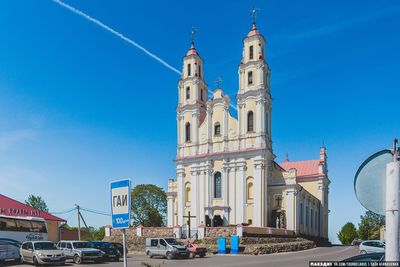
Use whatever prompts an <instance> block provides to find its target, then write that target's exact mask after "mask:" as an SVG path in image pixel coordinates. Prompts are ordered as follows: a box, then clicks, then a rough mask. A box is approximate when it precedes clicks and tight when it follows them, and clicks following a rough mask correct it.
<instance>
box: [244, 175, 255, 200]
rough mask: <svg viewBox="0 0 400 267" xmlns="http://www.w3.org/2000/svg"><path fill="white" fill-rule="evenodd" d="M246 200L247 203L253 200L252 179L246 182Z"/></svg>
mask: <svg viewBox="0 0 400 267" xmlns="http://www.w3.org/2000/svg"><path fill="white" fill-rule="evenodd" d="M246 199H247V203H249V202H252V201H253V199H254V183H253V178H252V177H249V178H247V180H246Z"/></svg>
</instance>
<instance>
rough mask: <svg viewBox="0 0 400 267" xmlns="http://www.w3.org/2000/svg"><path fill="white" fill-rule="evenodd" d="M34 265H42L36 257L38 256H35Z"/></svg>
mask: <svg viewBox="0 0 400 267" xmlns="http://www.w3.org/2000/svg"><path fill="white" fill-rule="evenodd" d="M33 265H35V266H39V265H40V264H39V262H38V260H37V259H36V257H33Z"/></svg>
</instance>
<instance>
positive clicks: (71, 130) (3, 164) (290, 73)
mask: <svg viewBox="0 0 400 267" xmlns="http://www.w3.org/2000/svg"><path fill="white" fill-rule="evenodd" d="M66 2H67V3H68V4H71V5H73V6H75V7H76V8H78V9H80V10H82V11H84V12H86V13H87V14H89V15H91V16H93V17H95V18H97V19H99V20H100V21H102V22H103V23H105V24H107V25H109V26H111V27H112V28H114V29H116V30H118V31H119V32H121V33H123V34H124V35H126V36H127V37H129V38H131V39H132V40H134V41H136V42H138V43H139V44H141V45H142V46H143V47H145V48H147V49H148V50H150V51H151V52H153V53H154V54H156V55H158V56H159V57H161V58H162V59H164V60H165V61H166V62H168V63H169V64H171V65H172V66H174V67H175V68H177V69H181V65H182V62H181V60H182V56H183V55H184V54H185V52H186V51H187V49H188V48H189V44H190V34H189V32H190V29H191V27H192V26H195V27H196V28H197V29H198V35H197V38H196V47H197V49H198V51H199V53H200V54H201V56H202V57H203V59H204V60H205V65H204V71H205V76H206V79H207V82H208V84H209V87H210V89H213V84H214V82H213V81H214V80H215V78H216V77H217V76H221V77H222V79H223V80H224V82H223V85H222V87H223V89H224V90H225V92H226V93H227V94H229V95H230V96H231V98H234V95H235V94H236V92H237V83H238V82H237V80H238V76H237V67H238V64H239V62H240V57H241V49H242V43H241V41H242V39H243V38H244V36H245V35H246V33H247V32H248V30H249V28H250V26H251V19H250V15H249V13H248V10H249V9H250V7H251V6H253V5H255V6H258V7H260V9H261V11H260V13H259V16H258V22H257V25H258V27H259V29H260V31H261V32H262V33H263V35H264V36H265V38H266V40H267V60H268V63H269V66H270V68H271V70H272V74H271V92H272V96H273V98H274V100H273V122H272V127H273V128H272V131H273V132H272V134H273V149H274V153H275V154H276V155H277V161H278V162H281V161H282V160H283V158H284V156H285V154H286V152H288V153H289V158H290V160H303V159H314V158H317V157H318V156H319V147H320V146H321V144H322V142H324V143H325V145H326V146H327V149H328V151H327V152H328V157H329V163H328V164H329V176H330V179H331V181H332V184H331V189H330V209H331V213H330V238H331V240H333V241H336V240H337V238H336V233H337V232H338V231H339V229H340V227H341V226H342V225H343V224H344V223H346V222H347V221H352V222H354V223H355V224H357V223H358V222H359V216H360V215H361V214H362V213H363V212H364V209H363V208H362V207H361V205H360V204H359V203H358V201H357V200H356V198H355V195H354V192H353V179H354V174H355V172H356V169H357V167H358V165H359V164H360V163H361V162H362V161H363V160H364V159H365V158H366V157H367V156H368V155H369V154H371V153H373V152H375V151H377V150H379V149H382V148H386V147H390V146H391V142H392V139H393V137H394V136H396V135H399V133H400V123H399V120H398V119H397V116H396V115H397V114H398V106H397V105H396V103H398V99H399V96H400V88H399V80H398V77H399V70H400V63H399V62H400V34H399V28H400V3H399V2H398V1H395V0H392V1H391V0H388V1H362V2H360V1H334V2H333V1H331V2H327V1H302V2H299V1H229V4H226V1H198V2H196V4H195V5H193V6H191V5H190V3H189V2H188V3H185V4H183V2H182V1H152V0H150V1H128V0H125V1H122V0H121V1H115V0H113V1H111V0H110V1H106V0H103V1H99V0H85V1H77V0H68V1H66ZM361 4H362V5H361ZM0 33H1V34H0V114H1V115H0V193H2V194H5V195H7V196H10V197H12V198H15V199H17V200H21V201H23V200H24V199H26V198H27V196H28V195H29V194H31V193H32V194H36V195H41V196H42V197H43V198H44V199H45V200H46V202H47V203H48V205H49V207H50V209H51V210H53V211H60V210H67V209H69V208H71V207H72V206H73V205H74V204H75V203H77V204H80V205H82V206H84V207H88V208H92V209H96V210H101V211H107V210H109V195H108V190H109V182H110V181H111V180H115V179H121V178H132V181H133V183H134V184H138V183H155V184H158V185H160V186H162V187H165V186H166V183H167V180H168V178H172V177H174V174H175V168H174V163H173V161H172V160H173V158H174V157H175V153H176V113H175V109H176V104H177V81H178V79H179V76H178V75H177V74H176V73H174V72H173V71H171V70H170V69H168V68H166V67H165V66H163V65H161V64H160V63H158V62H156V61H155V60H153V59H152V58H150V57H149V56H147V55H145V54H144V53H143V52H141V51H140V50H138V49H137V48H135V47H133V46H132V45H130V44H128V43H126V42H124V41H122V40H121V39H119V38H117V37H116V36H114V35H112V34H111V33H109V32H107V31H105V30H104V29H102V28H100V27H99V26H97V25H95V24H93V23H90V22H89V21H87V20H85V19H83V18H81V17H79V16H77V15H76V14H73V13H72V12H70V11H68V10H66V9H64V8H62V7H60V6H59V5H57V4H55V3H53V2H52V1H50V0H42V1H22V0H21V1H17V0H13V1H11V0H9V1H0ZM233 113H234V111H233ZM396 119H397V120H396ZM155 166H156V167H155ZM84 215H85V217H87V219H86V221H87V222H88V224H91V225H97V226H98V225H103V224H107V223H109V218H107V217H104V216H100V215H91V214H88V213H86V214H85V213H84ZM75 217H76V216H75V215H74V214H72V213H70V214H66V215H65V216H64V218H66V219H68V221H69V222H70V224H75V223H76V219H75Z"/></svg>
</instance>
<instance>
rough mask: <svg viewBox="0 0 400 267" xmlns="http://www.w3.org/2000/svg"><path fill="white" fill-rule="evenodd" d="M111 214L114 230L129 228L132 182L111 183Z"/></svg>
mask: <svg viewBox="0 0 400 267" xmlns="http://www.w3.org/2000/svg"><path fill="white" fill-rule="evenodd" d="M110 191H111V213H112V227H113V228H129V225H130V221H131V205H130V204H131V180H129V179H127V180H120V181H115V182H111V184H110Z"/></svg>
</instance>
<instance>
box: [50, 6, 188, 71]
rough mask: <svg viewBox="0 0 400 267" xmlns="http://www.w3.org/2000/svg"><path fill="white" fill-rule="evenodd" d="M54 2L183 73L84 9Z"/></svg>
mask: <svg viewBox="0 0 400 267" xmlns="http://www.w3.org/2000/svg"><path fill="white" fill-rule="evenodd" d="M53 2H55V3H57V4H59V5H60V6H62V7H64V8H66V9H68V10H70V11H72V12H74V13H75V14H77V15H79V16H81V17H83V18H85V19H87V20H88V21H90V22H93V23H94V24H97V25H99V26H100V27H102V28H103V29H105V30H107V31H109V32H111V33H112V34H114V35H116V36H118V37H119V38H121V39H122V40H124V41H126V42H128V43H130V44H131V45H133V46H134V47H136V48H138V49H140V50H141V51H142V52H144V53H145V54H147V55H148V56H149V57H151V58H153V59H155V60H156V61H158V62H159V63H161V64H163V65H164V66H165V67H167V68H168V69H170V70H172V71H173V72H175V73H177V74H179V75H181V74H182V73H181V72H180V71H179V70H177V69H176V68H174V67H172V66H171V65H170V64H168V63H167V62H165V61H164V60H163V59H161V58H159V57H158V56H156V55H155V54H153V53H151V52H150V51H149V50H147V49H146V48H144V47H143V46H141V45H140V44H138V43H136V42H135V41H133V40H131V39H129V38H128V37H126V36H124V35H123V34H122V33H119V32H117V31H116V30H114V29H112V28H110V27H109V26H107V25H105V24H104V23H102V22H100V21H99V20H97V19H95V18H92V17H91V16H89V15H87V14H85V13H83V12H82V11H80V10H79V9H76V8H75V7H73V6H70V5H68V4H66V3H64V2H62V1H60V0H53Z"/></svg>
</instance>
